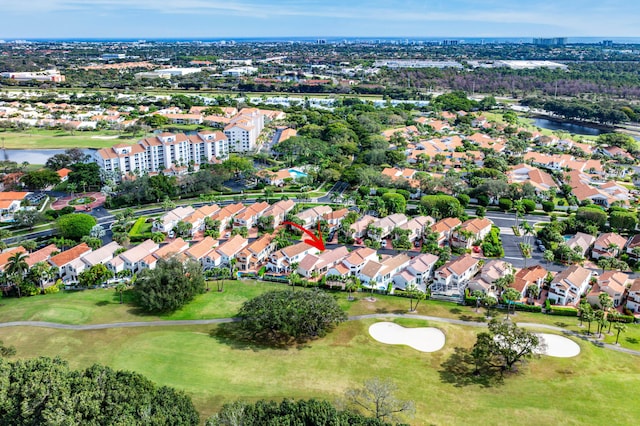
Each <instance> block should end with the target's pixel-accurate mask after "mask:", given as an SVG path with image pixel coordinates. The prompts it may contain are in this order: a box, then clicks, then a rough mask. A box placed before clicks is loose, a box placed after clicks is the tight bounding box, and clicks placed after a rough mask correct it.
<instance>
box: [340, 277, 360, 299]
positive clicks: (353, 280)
mask: <svg viewBox="0 0 640 426" xmlns="http://www.w3.org/2000/svg"><path fill="white" fill-rule="evenodd" d="M361 285H362V283H361V282H360V278H358V277H356V276H355V275H350V276H349V278H347V282H345V285H344V288H345V290H347V292H348V293H349V296H348V297H347V300H353V299H354V298H353V295H352V294H353V292H354V291H358V289H359V288H360V286H361Z"/></svg>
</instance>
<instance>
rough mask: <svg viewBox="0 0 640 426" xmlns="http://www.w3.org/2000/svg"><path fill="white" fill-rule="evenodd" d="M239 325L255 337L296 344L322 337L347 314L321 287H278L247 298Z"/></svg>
mask: <svg viewBox="0 0 640 426" xmlns="http://www.w3.org/2000/svg"><path fill="white" fill-rule="evenodd" d="M238 317H240V328H241V329H242V330H243V331H244V332H245V333H247V334H248V335H249V336H250V337H251V338H252V339H257V340H262V341H266V342H271V343H284V344H287V343H293V342H295V341H304V340H309V339H314V338H317V337H322V336H324V335H326V333H327V332H329V331H330V330H331V329H333V327H334V326H336V325H337V324H339V323H341V322H343V321H345V320H346V319H347V315H346V314H345V313H344V312H343V311H342V310H341V309H340V307H339V306H338V303H337V302H336V300H335V299H334V298H333V296H331V295H330V294H328V293H325V292H323V291H320V290H317V289H315V290H308V291H293V290H285V291H281V290H275V291H269V292H267V293H264V294H262V295H260V296H258V297H256V298H254V299H251V300H248V301H246V302H245V303H244V304H243V305H242V308H240V311H239V312H238Z"/></svg>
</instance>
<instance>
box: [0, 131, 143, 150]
mask: <svg viewBox="0 0 640 426" xmlns="http://www.w3.org/2000/svg"><path fill="white" fill-rule="evenodd" d="M116 135H117V133H114V132H81V131H78V132H75V133H74V134H73V135H71V134H70V133H69V132H67V131H64V130H37V129H33V130H29V131H25V132H21V133H19V132H0V140H2V141H3V143H4V146H5V148H7V149H58V148H59V149H66V148H108V147H111V146H113V145H115V144H118V143H128V144H132V143H135V142H137V141H138V140H139V138H125V139H121V138H113V139H98V138H92V136H116Z"/></svg>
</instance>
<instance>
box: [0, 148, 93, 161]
mask: <svg viewBox="0 0 640 426" xmlns="http://www.w3.org/2000/svg"><path fill="white" fill-rule="evenodd" d="M64 151H65V150H64V149H5V150H4V151H3V150H0V160H9V161H15V162H16V163H22V162H25V161H27V162H29V164H44V163H46V162H47V160H48V159H49V158H50V157H53V156H54V155H55V154H63V153H64ZM82 151H83V152H84V153H85V154H89V155H91V154H92V153H93V152H94V150H92V149H83V150H82Z"/></svg>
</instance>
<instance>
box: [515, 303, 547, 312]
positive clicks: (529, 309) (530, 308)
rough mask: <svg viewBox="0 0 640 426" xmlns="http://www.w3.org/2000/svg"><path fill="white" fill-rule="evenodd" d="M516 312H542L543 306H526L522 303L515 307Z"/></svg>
mask: <svg viewBox="0 0 640 426" xmlns="http://www.w3.org/2000/svg"><path fill="white" fill-rule="evenodd" d="M513 306H514V308H515V310H516V311H523V312H542V306H534V305H524V304H522V303H516V304H515V305H513Z"/></svg>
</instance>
